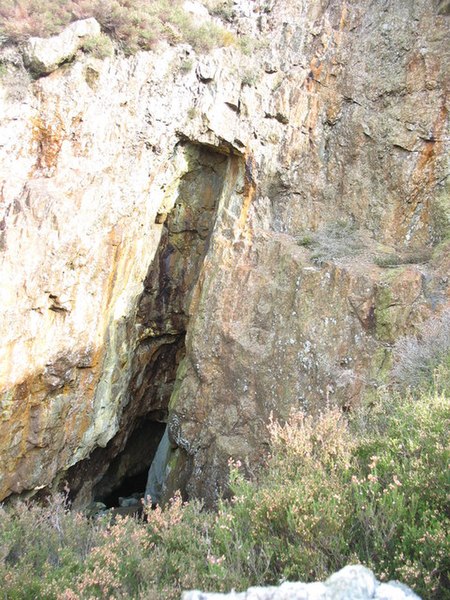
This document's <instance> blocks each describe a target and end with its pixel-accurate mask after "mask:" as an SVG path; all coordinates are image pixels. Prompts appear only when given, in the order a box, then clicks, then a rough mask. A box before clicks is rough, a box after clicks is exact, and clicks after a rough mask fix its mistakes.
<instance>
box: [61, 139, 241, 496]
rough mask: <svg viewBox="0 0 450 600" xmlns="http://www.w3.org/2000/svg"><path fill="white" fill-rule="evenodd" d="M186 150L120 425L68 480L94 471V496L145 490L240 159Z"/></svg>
mask: <svg viewBox="0 0 450 600" xmlns="http://www.w3.org/2000/svg"><path fill="white" fill-rule="evenodd" d="M184 151H185V153H186V158H187V162H188V170H187V172H186V173H185V174H184V175H183V176H182V177H181V179H180V183H179V187H178V195H177V197H176V200H175V204H174V206H173V208H172V210H171V211H170V212H168V213H167V214H161V213H159V214H158V215H157V217H156V223H159V224H160V225H161V226H162V232H161V239H160V243H159V246H158V250H157V252H156V255H155V258H154V260H153V262H152V264H151V266H150V268H149V270H148V274H147V277H146V279H145V281H144V291H143V292H142V295H141V297H140V299H139V302H138V308H137V314H136V317H135V323H136V327H137V329H138V331H140V335H139V338H138V343H137V346H136V349H135V353H134V356H133V360H132V366H131V378H130V383H129V389H128V394H127V397H128V398H129V401H128V403H127V405H126V407H125V408H124V411H123V415H122V419H121V426H120V429H119V432H118V434H117V435H116V436H115V437H114V438H113V439H112V440H111V441H110V442H109V444H108V445H107V446H106V448H97V449H96V450H95V451H94V452H93V453H92V455H91V457H90V458H89V459H87V460H86V461H83V463H84V464H83V463H79V465H75V466H74V467H72V469H71V470H73V473H72V477H71V478H70V477H69V480H68V484H69V487H70V488H71V489H72V492H73V494H74V496H75V497H76V494H77V488H80V487H81V486H82V485H83V480H84V481H86V478H88V479H90V480H91V481H92V484H93V485H92V488H91V490H92V494H91V499H93V500H95V501H100V502H103V503H105V504H106V505H107V506H116V505H117V504H118V503H119V497H122V496H123V497H126V496H130V495H132V494H138V493H142V494H143V493H144V490H145V483H146V479H147V473H148V470H149V467H150V465H151V463H152V461H153V458H154V456H155V453H156V449H157V447H158V444H159V441H160V440H161V438H162V436H163V433H164V430H165V424H166V422H167V417H168V407H169V400H170V397H171V394H172V392H173V388H174V384H175V380H176V376H177V370H178V366H179V364H180V362H181V360H182V359H183V357H184V356H185V336H186V332H187V330H188V326H189V307H190V303H191V300H192V295H193V292H194V289H195V287H196V284H197V281H198V278H199V275H200V272H201V269H202V264H203V262H204V259H205V256H206V253H207V251H208V247H209V241H210V237H211V234H212V230H213V228H214V224H215V221H216V216H217V209H218V204H219V200H220V198H221V196H222V193H223V190H224V186H225V184H226V180H227V176H228V173H229V169H230V161H231V160H232V158H231V157H230V155H227V154H225V153H223V154H222V153H219V152H216V151H212V150H211V149H209V148H205V147H201V146H195V145H191V144H188V145H186V146H185V148H184ZM105 465H109V466H108V467H107V469H105ZM95 473H97V474H98V473H102V476H101V477H100V478H99V477H98V475H97V477H96V476H95ZM83 495H84V496H85V497H86V493H85V492H84V493H83Z"/></svg>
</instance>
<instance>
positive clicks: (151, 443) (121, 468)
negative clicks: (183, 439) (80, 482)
mask: <svg viewBox="0 0 450 600" xmlns="http://www.w3.org/2000/svg"><path fill="white" fill-rule="evenodd" d="M165 429H166V425H165V423H159V422H157V421H152V420H150V419H143V420H141V422H140V423H139V425H138V426H137V427H136V429H135V430H134V431H133V433H132V434H131V435H130V436H129V438H128V441H127V443H126V446H125V448H124V450H123V451H122V452H120V453H119V454H118V455H117V456H116V457H115V458H114V460H113V461H112V462H111V463H110V465H109V467H108V470H107V471H106V473H105V474H104V475H103V477H102V479H101V480H100V482H99V483H98V484H97V485H96V486H95V487H94V489H93V496H94V498H95V500H96V501H99V502H103V503H104V504H106V506H107V507H108V508H110V507H113V506H119V505H120V504H121V502H120V501H119V498H128V497H131V496H133V495H134V496H135V497H138V496H139V495H140V494H141V493H143V491H144V490H145V484H146V482H147V474H148V469H149V468H150V464H151V462H152V460H153V456H154V455H155V452H156V449H157V447H158V444H159V442H160V440H161V438H162V436H163V434H164V430H165Z"/></svg>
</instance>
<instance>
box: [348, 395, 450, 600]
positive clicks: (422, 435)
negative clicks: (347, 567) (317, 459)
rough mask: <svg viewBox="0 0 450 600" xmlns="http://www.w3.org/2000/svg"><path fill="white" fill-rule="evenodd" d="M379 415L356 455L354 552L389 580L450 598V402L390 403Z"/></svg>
mask: <svg viewBox="0 0 450 600" xmlns="http://www.w3.org/2000/svg"><path fill="white" fill-rule="evenodd" d="M378 409H379V410H378V415H379V417H378V419H375V418H373V419H372V423H371V431H362V432H360V439H361V441H360V443H359V445H358V448H357V452H356V457H357V460H358V468H357V471H356V475H355V476H354V477H353V480H352V500H351V502H352V505H353V507H354V516H353V519H352V521H353V522H352V525H351V527H352V531H351V534H352V535H351V539H352V549H353V551H354V552H355V554H356V555H357V556H358V557H359V559H360V560H361V561H362V562H364V563H365V564H367V565H369V566H370V567H372V568H374V569H375V571H376V572H377V573H378V574H379V575H380V576H381V577H382V578H383V579H392V578H393V579H399V580H400V581H403V582H405V583H406V584H407V585H409V586H411V587H412V588H413V589H415V590H416V591H417V592H418V593H419V594H420V595H423V597H426V598H436V599H437V598H439V599H444V598H450V593H449V591H448V590H449V588H448V583H449V582H448V573H449V572H450V561H449V557H450V537H449V534H450V530H449V525H450V521H449V514H448V495H449V492H450V480H449V473H448V463H449V458H450V454H449V445H448V432H449V431H450V402H449V397H448V395H445V394H439V393H436V392H428V393H422V394H421V395H420V396H419V397H413V396H412V395H411V396H407V397H406V398H405V397H402V398H401V397H392V396H391V397H390V398H386V399H384V401H382V402H381V405H380V406H379V407H378Z"/></svg>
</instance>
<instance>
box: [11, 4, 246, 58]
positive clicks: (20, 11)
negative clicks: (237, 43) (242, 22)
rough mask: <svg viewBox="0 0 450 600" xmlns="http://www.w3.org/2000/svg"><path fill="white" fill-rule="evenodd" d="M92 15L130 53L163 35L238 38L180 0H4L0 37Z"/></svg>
mask: <svg viewBox="0 0 450 600" xmlns="http://www.w3.org/2000/svg"><path fill="white" fill-rule="evenodd" d="M88 17H95V18H96V19H97V21H98V22H99V23H100V25H101V27H102V30H103V32H104V33H107V34H108V35H109V36H111V38H112V39H114V40H115V41H116V42H117V43H118V44H119V45H120V47H121V48H122V49H123V51H124V52H125V53H126V54H132V53H134V52H136V51H137V50H140V49H141V50H149V49H151V48H152V47H153V45H154V44H155V43H156V42H157V41H158V40H161V39H166V40H168V41H170V42H180V41H186V42H188V43H190V44H192V45H193V46H194V47H195V48H196V49H198V50H200V51H206V50H210V49H211V48H213V47H215V46H226V45H229V44H230V43H233V42H234V37H233V36H232V34H231V33H230V32H229V31H227V30H226V29H224V28H222V27H220V26H218V25H216V24H208V25H198V24H197V23H196V22H195V21H194V19H193V18H192V17H191V16H190V15H188V14H187V13H186V12H185V11H184V9H183V7H182V1H181V0H3V1H2V3H1V5H0V43H2V42H14V43H20V42H23V41H24V40H26V39H27V38H29V37H30V36H39V37H49V36H51V35H55V34H57V33H59V32H60V31H62V29H63V28H64V27H65V26H66V25H68V24H69V23H71V22H72V21H75V20H77V19H85V18H88Z"/></svg>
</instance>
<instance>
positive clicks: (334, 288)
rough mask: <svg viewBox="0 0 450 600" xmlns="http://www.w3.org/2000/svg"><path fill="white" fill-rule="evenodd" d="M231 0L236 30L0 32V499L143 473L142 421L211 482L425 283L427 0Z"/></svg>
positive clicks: (106, 483) (434, 222)
mask: <svg viewBox="0 0 450 600" xmlns="http://www.w3.org/2000/svg"><path fill="white" fill-rule="evenodd" d="M241 4H242V7H241V9H240V8H239V6H240V4H238V5H237V6H238V8H237V13H238V14H237V17H236V19H235V22H234V25H232V26H231V25H230V27H234V28H235V29H236V30H239V31H240V32H243V31H248V32H250V33H251V35H254V36H256V37H257V41H258V43H255V44H254V48H253V51H252V52H251V53H250V54H249V55H247V54H243V53H242V52H241V51H240V50H239V49H238V48H236V47H229V48H223V49H216V50H214V51H213V52H211V54H210V55H208V56H206V57H205V56H197V55H195V53H194V52H193V51H192V49H191V48H190V47H188V46H176V47H169V46H164V45H162V46H161V47H160V48H159V49H157V50H155V52H151V53H144V52H142V53H139V54H137V55H136V56H134V57H130V58H124V57H121V56H116V57H112V58H107V59H105V60H98V59H96V58H94V57H92V56H88V55H85V54H83V53H82V52H81V51H77V50H76V48H78V46H76V48H75V49H72V51H71V52H72V54H73V52H75V53H76V54H75V55H74V56H73V60H72V62H71V63H70V64H61V66H59V67H58V64H56V65H55V70H53V72H52V73H50V74H49V75H48V76H45V77H41V78H38V79H36V80H32V79H31V77H30V76H29V75H28V73H27V72H26V70H25V69H24V68H23V66H22V62H23V59H22V57H21V55H20V52H19V51H18V50H15V49H13V48H5V47H3V48H2V49H0V61H1V63H2V65H3V68H2V71H1V72H2V73H3V75H2V76H1V79H0V190H1V196H0V202H1V204H0V210H1V214H0V277H1V281H2V286H1V287H0V310H1V312H2V314H1V318H0V338H1V344H0V393H1V395H0V398H1V400H0V402H1V404H0V407H1V413H0V456H1V459H2V460H1V468H0V501H1V500H2V499H4V498H7V497H9V496H12V495H17V494H35V493H36V492H37V491H38V490H39V489H41V488H45V489H47V488H49V487H52V486H53V488H57V487H58V486H63V485H64V481H66V480H67V482H68V484H69V486H70V488H71V490H72V495H73V498H74V501H75V503H77V504H78V505H79V506H82V505H84V504H87V503H89V502H90V501H91V500H93V499H105V498H110V497H113V496H114V494H116V492H117V491H118V490H119V489H120V488H121V486H123V485H125V482H126V481H127V480H128V479H129V478H134V477H137V478H138V479H139V478H141V479H140V480H139V481H141V480H143V481H144V484H145V473H146V470H147V469H148V467H149V465H150V463H151V461H152V458H153V456H154V454H155V452H156V448H157V445H158V442H159V440H160V439H161V436H162V435H163V432H164V428H165V426H166V423H167V426H168V436H169V442H170V447H171V454H170V459H169V461H168V465H167V466H168V471H170V473H169V475H168V479H167V481H166V487H165V492H164V493H165V494H166V496H167V495H170V494H171V493H172V492H173V491H174V490H175V489H176V488H181V489H182V491H183V493H184V495H185V496H202V497H204V498H205V500H206V502H207V503H208V504H213V503H214V502H215V500H216V499H217V496H218V494H220V493H221V490H222V489H224V488H225V486H226V473H227V468H226V465H227V460H228V458H229V456H233V457H236V458H241V459H242V460H243V461H244V464H246V465H247V468H248V470H249V471H251V470H252V468H253V466H254V465H255V464H257V462H258V461H259V460H260V458H261V456H262V454H263V453H264V451H265V449H266V423H267V420H268V419H269V416H270V414H271V413H272V412H273V414H274V415H275V416H276V417H281V418H283V417H285V416H287V414H288V413H289V411H290V409H291V408H292V407H299V406H301V407H304V408H305V409H306V410H308V411H314V410H317V409H318V408H319V407H320V406H322V405H323V404H324V403H325V402H327V401H335V402H337V403H339V404H340V405H341V406H343V407H345V408H346V409H350V408H351V407H352V406H353V405H354V404H355V403H357V402H359V401H360V400H361V398H367V397H370V394H371V393H372V391H373V389H374V388H375V387H376V386H377V385H379V384H380V383H383V382H384V381H385V379H386V375H387V373H388V371H389V369H390V364H391V361H392V356H391V354H392V353H391V350H392V345H393V343H394V342H395V340H396V339H397V338H398V336H400V335H403V334H405V333H408V332H413V331H414V330H415V328H416V327H417V325H418V324H419V323H420V322H421V321H423V320H424V319H426V318H427V317H428V316H429V315H430V314H432V313H433V312H439V311H441V310H442V309H443V308H444V307H445V306H447V305H448V304H449V302H450V293H449V289H450V288H449V278H448V277H449V273H450V248H449V241H448V240H449V237H448V236H449V212H450V209H449V195H448V158H447V157H448V146H449V137H448V95H447V93H448V72H447V71H446V68H447V65H448V63H449V46H448V34H449V17H448V14H447V13H448V11H447V10H445V8H443V6H444V4H445V3H442V2H440V3H439V2H429V1H428V0H417V1H416V2H414V3H412V2H407V1H404V2H403V1H402V2H389V1H387V2H383V3H381V4H380V2H372V1H369V0H357V1H354V2H351V3H349V2H345V1H344V0H331V1H330V2H314V3H306V2H288V1H287V0H286V1H284V0H280V1H279V2H275V3H272V4H273V5H269V4H268V5H267V6H266V8H265V9H264V10H266V11H269V12H258V11H259V9H258V8H255V10H254V11H253V12H252V10H250V9H249V10H247V8H249V6H250V5H249V6H248V7H247V8H245V7H244V4H245V3H241ZM247 4H248V3H247ZM247 4H246V6H247ZM244 8H245V10H244ZM61 39H64V36H63V37H62V38H61ZM39 48H40V50H39V51H40V52H43V53H44V58H45V43H43V44H41V43H39ZM77 52H78V53H77ZM138 479H136V481H138ZM133 481H134V480H133ZM144 484H142V483H139V484H138V483H136V484H134V483H133V484H130V485H144ZM142 491H143V488H142ZM117 493H118V492H117Z"/></svg>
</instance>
